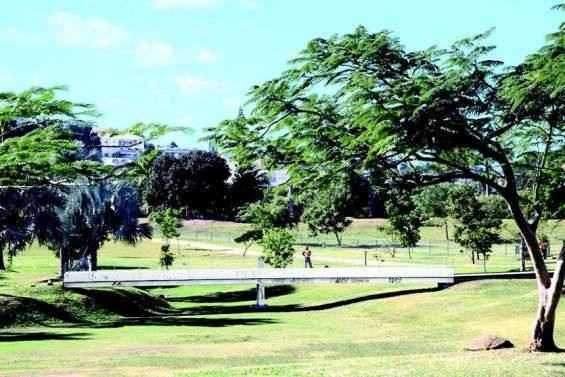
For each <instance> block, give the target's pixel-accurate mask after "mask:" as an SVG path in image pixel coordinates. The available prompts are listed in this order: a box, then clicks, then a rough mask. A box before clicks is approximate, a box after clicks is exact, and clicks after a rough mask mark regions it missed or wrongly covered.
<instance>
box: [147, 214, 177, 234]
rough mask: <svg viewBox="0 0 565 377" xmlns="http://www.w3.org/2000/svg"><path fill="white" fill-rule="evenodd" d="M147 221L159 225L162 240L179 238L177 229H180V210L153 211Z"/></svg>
mask: <svg viewBox="0 0 565 377" xmlns="http://www.w3.org/2000/svg"><path fill="white" fill-rule="evenodd" d="M149 219H150V220H151V221H155V222H156V223H157V224H159V229H160V230H161V238H162V239H163V240H171V239H173V238H177V237H179V236H180V233H179V232H178V231H177V229H179V228H181V227H182V221H181V220H182V217H181V212H180V210H178V209H174V208H166V209H164V210H162V211H154V212H151V214H150V215H149Z"/></svg>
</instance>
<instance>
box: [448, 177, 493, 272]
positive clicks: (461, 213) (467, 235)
mask: <svg viewBox="0 0 565 377" xmlns="http://www.w3.org/2000/svg"><path fill="white" fill-rule="evenodd" d="M477 196H478V195H477V192H476V191H475V190H474V189H473V188H472V187H471V186H468V185H467V186H461V187H458V188H456V189H454V190H452V191H451V192H450V194H449V199H448V205H447V211H448V213H449V215H450V216H451V217H452V218H453V219H454V220H455V221H456V222H457V223H456V225H455V232H454V233H455V242H457V243H458V244H459V245H461V246H462V247H463V248H465V249H467V250H468V251H470V252H471V261H472V262H473V264H474V263H475V255H477V256H479V255H482V256H483V268H484V271H485V272H486V261H487V258H488V256H489V254H490V253H491V249H492V245H493V244H494V243H496V242H497V241H499V240H500V237H499V233H500V227H501V226H502V220H501V219H500V218H497V217H495V216H489V213H488V212H487V209H486V208H485V206H484V204H483V203H481V201H480V200H479V199H478V197H477Z"/></svg>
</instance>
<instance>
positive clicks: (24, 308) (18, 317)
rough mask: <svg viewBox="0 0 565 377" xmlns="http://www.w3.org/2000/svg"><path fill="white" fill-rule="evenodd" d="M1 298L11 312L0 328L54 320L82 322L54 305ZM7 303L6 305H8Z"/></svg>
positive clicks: (13, 297) (23, 298) (5, 296)
mask: <svg viewBox="0 0 565 377" xmlns="http://www.w3.org/2000/svg"><path fill="white" fill-rule="evenodd" d="M0 298H2V299H4V300H5V301H6V302H7V303H9V304H10V306H11V310H9V311H8V312H7V313H5V314H4V315H3V316H2V317H0V327H1V326H8V325H12V324H14V323H34V324H42V325H43V324H44V323H47V322H49V321H52V320H58V321H62V322H66V323H80V322H81V320H80V319H78V318H76V317H75V316H73V315H72V314H71V313H69V312H67V311H65V310H64V309H61V308H59V307H57V306H55V305H53V304H50V303H47V302H44V301H40V300H36V299H34V298H31V297H17V296H10V295H4V294H1V295H0ZM7 303H6V305H7Z"/></svg>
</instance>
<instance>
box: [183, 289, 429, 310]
mask: <svg viewBox="0 0 565 377" xmlns="http://www.w3.org/2000/svg"><path fill="white" fill-rule="evenodd" d="M438 290H440V289H439V288H419V289H408V290H404V291H395V292H384V293H376V294H372V295H367V296H362V297H355V298H351V299H347V300H340V301H334V302H329V303H325V304H319V305H312V306H302V305H296V304H294V305H269V306H268V308H267V309H265V310H266V311H268V312H271V313H291V312H312V311H319V310H328V309H334V308H339V307H342V306H347V305H352V304H356V303H359V302H365V301H372V300H382V299H385V298H392V297H400V296H406V295H412V294H418V293H430V292H435V291H438ZM268 300H269V295H268V294H267V302H268ZM182 312H183V314H185V315H207V314H239V313H256V312H257V309H256V308H255V307H254V306H252V305H233V306H217V305H214V306H212V305H210V306H200V307H196V308H187V309H183V311H182Z"/></svg>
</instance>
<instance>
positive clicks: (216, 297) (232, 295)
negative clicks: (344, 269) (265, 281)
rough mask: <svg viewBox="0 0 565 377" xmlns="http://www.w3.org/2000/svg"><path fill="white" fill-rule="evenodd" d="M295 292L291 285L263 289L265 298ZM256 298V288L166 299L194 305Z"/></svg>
mask: <svg viewBox="0 0 565 377" xmlns="http://www.w3.org/2000/svg"><path fill="white" fill-rule="evenodd" d="M294 291H296V288H294V287H293V286H292V285H276V286H269V287H265V294H266V295H267V297H279V296H284V295H288V294H291V293H293V292H294ZM256 298H257V288H251V289H247V290H243V291H234V292H217V293H212V294H209V295H203V296H187V297H171V298H167V301H170V302H196V303H227V302H241V301H253V300H255V299H256Z"/></svg>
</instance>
